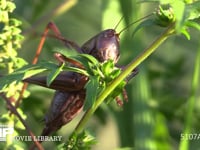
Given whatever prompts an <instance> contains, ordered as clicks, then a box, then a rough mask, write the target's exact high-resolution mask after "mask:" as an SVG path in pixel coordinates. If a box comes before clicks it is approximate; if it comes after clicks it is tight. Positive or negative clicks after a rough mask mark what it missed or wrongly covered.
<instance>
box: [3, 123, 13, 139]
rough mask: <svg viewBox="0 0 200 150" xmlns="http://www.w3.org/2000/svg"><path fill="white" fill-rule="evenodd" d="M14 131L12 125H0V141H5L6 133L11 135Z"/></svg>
mask: <svg viewBox="0 0 200 150" xmlns="http://www.w3.org/2000/svg"><path fill="white" fill-rule="evenodd" d="M13 132H14V128H13V126H9V125H0V142H1V141H6V137H7V135H11V134H13Z"/></svg>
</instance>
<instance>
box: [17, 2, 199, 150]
mask: <svg viewBox="0 0 200 150" xmlns="http://www.w3.org/2000/svg"><path fill="white" fill-rule="evenodd" d="M15 3H16V6H17V8H16V10H15V13H14V15H15V17H16V18H19V19H20V20H21V21H22V22H23V24H22V29H23V34H24V36H25V39H24V41H23V43H22V49H21V50H20V51H19V55H20V56H21V57H23V58H25V59H26V60H27V61H28V62H31V60H32V58H33V56H34V53H35V50H36V49H37V45H38V43H39V40H40V35H41V34H42V32H43V31H44V28H45V26H46V25H47V23H48V22H49V21H53V22H54V23H55V24H56V25H57V26H58V27H59V29H60V31H61V32H62V35H63V36H64V37H66V38H68V39H70V40H72V41H75V42H77V43H78V44H79V45H82V44H83V43H84V42H86V41H87V40H89V39H90V38H91V37H92V36H94V35H95V34H97V33H99V32H101V31H102V30H104V29H107V28H114V27H115V26H116V24H117V23H118V22H119V20H120V18H121V17H122V16H124V20H123V21H122V22H121V23H120V25H119V27H118V28H117V31H118V32H119V31H120V30H121V29H122V28H123V27H125V26H126V25H127V24H128V23H130V22H133V21H135V20H137V19H139V18H141V17H144V16H146V15H148V14H150V13H152V12H153V11H154V10H155V8H156V7H157V5H158V3H137V2H136V1H134V0H95V1H94V0H79V1H78V0H68V1H67V0H63V1H51V0H42V1H40V0H15ZM135 26H136V25H135ZM135 26H133V27H131V28H129V29H128V30H127V31H125V32H123V33H122V35H121V36H120V39H121V40H120V52H121V56H120V61H119V63H118V64H119V65H122V66H123V65H124V66H125V65H127V64H128V63H129V62H130V61H131V60H133V59H134V58H135V57H136V56H137V55H138V54H139V53H141V52H142V51H143V50H144V48H145V47H147V46H148V45H150V44H151V43H152V42H153V41H154V40H155V39H156V37H157V36H159V35H160V34H161V33H162V32H163V31H164V28H161V27H158V26H153V27H148V28H144V29H142V30H140V31H139V32H137V33H136V35H134V36H132V34H131V33H132V31H133V30H134V27H135ZM190 33H191V39H190V40H187V39H186V38H185V37H184V36H181V35H180V36H173V37H170V38H169V39H168V40H167V41H166V42H165V43H164V44H163V45H162V46H160V47H159V48H158V49H157V51H156V52H155V53H153V55H151V56H150V57H149V58H148V59H146V60H145V61H144V62H143V64H141V65H140V66H139V74H138V75H137V76H136V77H135V78H133V79H132V80H131V81H130V83H129V84H128V85H127V91H128V97H129V101H128V102H127V103H125V104H124V106H123V108H119V107H118V106H116V104H115V103H114V102H113V103H112V104H111V105H109V106H108V105H106V104H103V105H102V107H101V108H99V109H98V110H97V112H96V113H95V116H93V118H91V120H90V122H89V123H88V127H87V129H88V130H89V131H90V132H91V133H92V134H93V135H95V136H96V137H97V141H98V144H97V145H96V146H95V147H94V148H93V149H94V150H110V149H117V148H120V147H134V149H137V150H161V149H162V150H176V149H178V148H179V143H180V140H181V133H183V131H184V126H185V119H186V116H187V113H188V109H189V104H188V103H189V98H190V94H191V83H192V78H193V70H194V63H195V59H196V53H197V50H198V48H199V46H200V45H199V33H198V32H196V31H195V30H191V31H190ZM58 48H64V45H63V44H62V43H61V42H59V41H58V40H56V39H53V38H48V39H47V41H46V43H45V46H44V48H43V52H42V55H41V56H40V60H54V57H53V50H54V49H58ZM28 89H29V90H30V92H31V95H30V97H28V98H27V99H25V100H24V101H23V103H22V104H21V107H22V109H23V110H24V113H25V114H27V116H28V118H27V120H26V121H27V123H28V125H29V126H30V128H31V129H32V130H33V132H34V133H35V134H36V135H39V134H40V133H41V131H42V129H43V123H42V121H41V120H42V119H43V117H44V115H45V113H46V111H47V110H48V107H49V105H50V102H51V99H52V96H53V92H54V91H53V90H48V89H45V88H42V87H38V86H35V85H29V88H28ZM196 90H198V93H197V94H196V98H195V106H194V109H193V114H192V117H191V119H190V122H191V123H192V130H191V133H197V134H200V92H199V87H198V89H196ZM81 115H82V114H80V115H79V116H78V117H77V118H76V119H75V120H73V121H72V122H70V123H69V124H68V125H66V126H65V127H63V128H62V129H61V130H59V131H58V132H57V133H55V134H58V135H62V136H63V138H65V139H64V141H66V140H67V138H68V136H69V135H70V133H71V132H72V131H73V129H74V127H75V126H76V124H77V123H78V121H79V119H80V117H81ZM21 132H22V133H21V134H22V135H27V133H26V132H23V131H21ZM189 143H190V145H189V146H190V149H191V150H196V149H197V148H198V147H200V139H199V140H189ZM29 144H30V143H29ZM43 144H44V145H45V147H46V148H52V147H54V146H55V143H53V142H44V143H43Z"/></svg>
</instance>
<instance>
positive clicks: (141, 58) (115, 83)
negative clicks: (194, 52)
mask: <svg viewBox="0 0 200 150" xmlns="http://www.w3.org/2000/svg"><path fill="white" fill-rule="evenodd" d="M173 32H174V24H173V25H170V26H169V27H168V28H167V29H166V30H165V31H164V32H163V33H162V34H161V35H160V36H159V37H158V38H157V39H156V40H155V41H154V42H153V43H152V44H151V45H150V46H149V47H147V48H146V49H145V50H144V51H143V52H142V53H141V54H140V55H139V56H138V57H136V58H135V59H134V60H133V61H132V62H131V63H130V64H129V65H127V67H126V68H125V69H124V71H123V72H122V73H121V74H120V75H119V76H118V77H117V78H116V79H115V80H113V82H112V83H111V84H110V85H109V86H107V88H106V89H105V90H104V91H103V92H102V94H101V95H100V96H99V97H98V99H97V100H96V102H95V104H94V105H93V106H92V107H91V108H90V109H88V110H87V111H86V113H85V114H84V116H83V118H82V119H81V120H80V122H79V124H78V125H77V127H76V128H75V131H74V132H76V133H80V132H81V131H82V130H83V129H84V126H85V124H86V123H87V121H88V120H89V118H90V117H91V116H92V114H93V113H94V112H95V110H96V109H97V108H98V107H99V105H100V104H101V103H102V102H103V101H104V100H105V99H106V97H107V96H108V95H109V94H110V93H111V92H112V91H113V90H114V89H115V88H116V87H117V86H118V85H119V84H120V83H121V82H122V81H123V80H124V79H125V78H126V77H127V76H128V75H129V74H130V73H131V72H132V71H133V70H134V68H136V67H137V66H138V65H139V64H140V63H142V62H143V61H144V60H145V59H146V58H147V57H148V56H149V55H151V54H152V53H153V52H154V51H155V50H156V48H157V47H158V46H159V45H161V44H162V43H163V42H164V41H165V40H166V39H167V38H168V36H169V35H171V34H172V33H173Z"/></svg>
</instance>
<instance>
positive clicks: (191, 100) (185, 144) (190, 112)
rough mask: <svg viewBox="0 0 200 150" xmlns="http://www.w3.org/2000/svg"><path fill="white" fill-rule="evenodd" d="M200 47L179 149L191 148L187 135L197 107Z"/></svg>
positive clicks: (186, 149)
mask: <svg viewBox="0 0 200 150" xmlns="http://www.w3.org/2000/svg"><path fill="white" fill-rule="evenodd" d="M199 68H200V47H199V49H198V51H197V55H196V62H195V64H194V72H193V79H192V85H191V93H190V97H189V98H188V100H187V102H188V104H187V113H186V114H187V115H186V118H185V129H184V132H183V134H182V135H183V138H182V136H181V139H182V140H181V141H180V145H179V150H188V149H189V142H190V140H188V139H187V138H184V137H186V135H187V134H190V133H191V128H192V120H193V119H192V118H193V113H194V107H195V95H196V93H197V89H198V85H199V72H200V69H199Z"/></svg>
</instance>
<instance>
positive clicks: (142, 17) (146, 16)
mask: <svg viewBox="0 0 200 150" xmlns="http://www.w3.org/2000/svg"><path fill="white" fill-rule="evenodd" d="M152 15H153V13H151V14H149V15H147V16H145V17H142V18H140V19H138V20H136V21H134V22H132V23H130V24H128V25H127V26H126V27H125V28H123V29H122V30H121V31H120V32H119V33H118V34H119V35H120V34H121V33H122V32H123V31H125V30H126V29H128V28H129V27H130V26H132V25H133V24H135V23H137V22H139V21H141V20H144V19H146V18H148V17H149V16H152ZM121 20H122V19H121ZM121 20H120V21H121ZM118 24H119V23H118Z"/></svg>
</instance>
